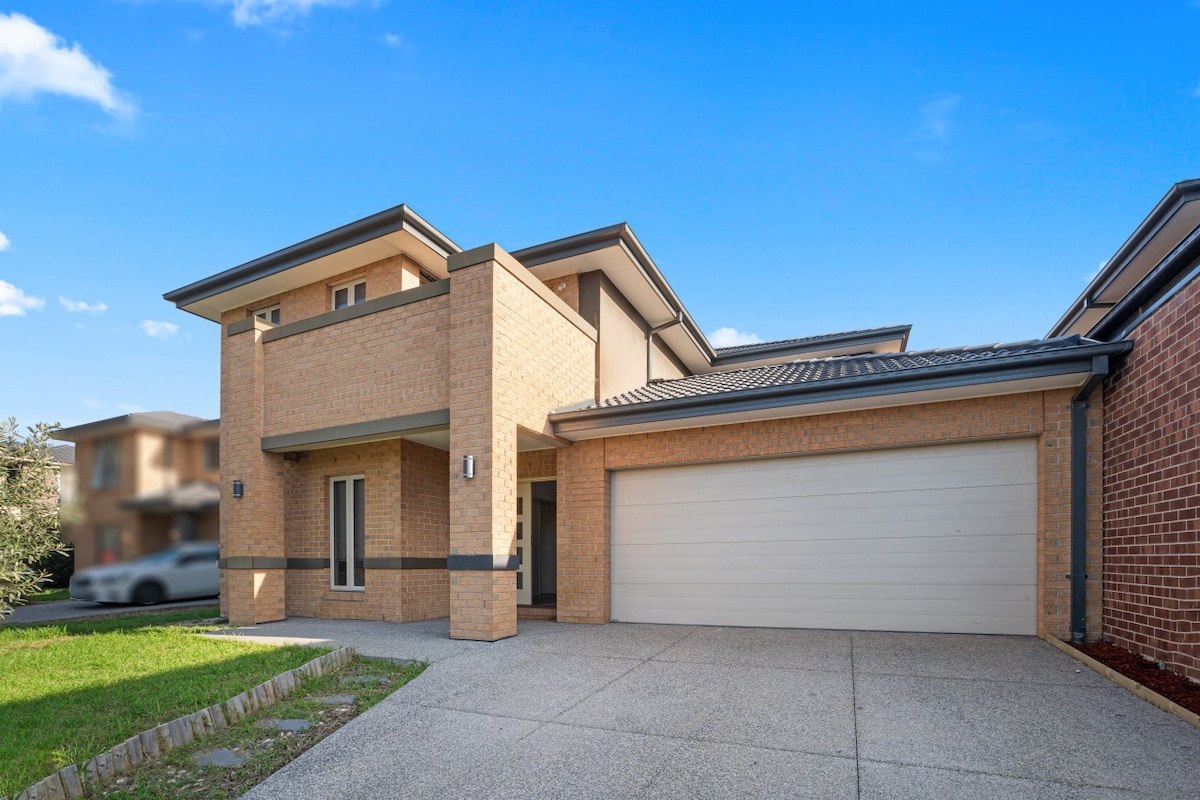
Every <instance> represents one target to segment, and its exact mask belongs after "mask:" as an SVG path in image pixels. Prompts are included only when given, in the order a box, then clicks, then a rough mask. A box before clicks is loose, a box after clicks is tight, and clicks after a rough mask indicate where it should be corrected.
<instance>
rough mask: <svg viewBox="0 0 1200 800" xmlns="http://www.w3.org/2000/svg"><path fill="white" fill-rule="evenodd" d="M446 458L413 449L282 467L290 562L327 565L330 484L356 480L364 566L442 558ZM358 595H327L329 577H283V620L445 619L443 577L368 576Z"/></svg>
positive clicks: (346, 452) (354, 452)
mask: <svg viewBox="0 0 1200 800" xmlns="http://www.w3.org/2000/svg"><path fill="white" fill-rule="evenodd" d="M447 459H448V456H447V454H446V453H445V452H444V451H441V450H437V449H436V448H432V447H426V446H425V445H421V444H417V443H415V442H406V441H403V440H400V439H392V440H388V441H383V442H372V443H369V444H362V445H352V446H348V447H336V448H329V449H326V450H314V451H311V452H308V453H305V454H304V456H303V457H302V458H301V459H300V460H299V461H298V462H296V463H294V464H288V474H287V478H286V490H285V494H284V498H285V499H284V504H285V514H284V520H285V535H286V540H287V556H288V557H289V558H318V559H322V560H324V561H326V562H328V559H329V513H330V511H329V479H330V478H334V477H338V476H341V475H362V476H363V478H364V484H363V489H364V503H365V515H364V516H365V519H364V523H365V535H366V541H365V543H364V544H365V552H364V555H365V557H367V558H401V557H417V558H442V559H444V558H445V557H446V553H447V545H448V522H447V521H448V508H447V504H448V495H449V483H448V481H447V476H448V474H449V467H448V464H447ZM365 584H366V588H365V590H364V591H361V592H353V591H351V592H348V591H340V590H334V589H331V588H330V586H329V569H328V567H323V568H321V569H303V570H301V569H291V570H288V573H287V613H288V615H289V616H291V615H295V616H304V617H332V618H337V619H385V620H393V621H400V622H411V621H413V620H419V619H430V618H434V617H444V616H446V615H447V614H448V613H449V605H448V602H449V581H448V577H447V573H446V570H445V569H420V570H416V569H414V570H396V569H368V570H366V573H365Z"/></svg>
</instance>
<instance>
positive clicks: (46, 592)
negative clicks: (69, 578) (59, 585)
mask: <svg viewBox="0 0 1200 800" xmlns="http://www.w3.org/2000/svg"><path fill="white" fill-rule="evenodd" d="M70 599H71V590H70V589H42V590H41V591H40V592H34V593H33V594H31V595H29V596H28V597H26V598H25V602H26V603H50V602H53V601H55V600H70Z"/></svg>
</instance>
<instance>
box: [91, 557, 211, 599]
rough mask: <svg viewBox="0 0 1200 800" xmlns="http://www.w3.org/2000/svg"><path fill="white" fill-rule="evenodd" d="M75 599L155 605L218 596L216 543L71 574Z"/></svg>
mask: <svg viewBox="0 0 1200 800" xmlns="http://www.w3.org/2000/svg"><path fill="white" fill-rule="evenodd" d="M70 591H71V598H72V599H75V600H92V601H94V602H97V603H139V604H141V605H153V604H155V603H162V602H164V601H166V600H186V599H188V598H191V597H214V596H216V595H217V594H218V593H219V592H220V591H221V575H220V571H219V570H218V569H217V545H216V543H207V542H206V543H195V544H182V545H179V546H178V547H172V548H170V549H168V550H163V551H162V552H159V553H152V554H150V555H147V556H142V557H141V558H136V559H134V560H133V561H127V562H124V563H121V564H109V565H106V566H103V567H90V568H88V569H85V570H80V571H79V572H77V573H75V574H74V575H73V576H72V577H71V590H70Z"/></svg>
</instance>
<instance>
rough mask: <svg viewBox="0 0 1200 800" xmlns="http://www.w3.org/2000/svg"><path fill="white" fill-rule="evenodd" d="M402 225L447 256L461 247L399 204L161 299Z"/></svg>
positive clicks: (193, 295)
mask: <svg viewBox="0 0 1200 800" xmlns="http://www.w3.org/2000/svg"><path fill="white" fill-rule="evenodd" d="M405 227H410V228H412V229H413V231H414V232H416V233H417V234H419V235H420V236H421V237H423V238H425V239H427V240H428V241H429V242H430V243H431V244H432V245H433V246H435V247H437V248H440V249H441V250H443V251H444V252H445V253H446V254H447V255H449V254H450V253H458V252H461V251H462V248H461V247H459V246H458V245H457V244H455V243H454V242H453V241H452V240H451V239H450V238H449V237H448V236H446V235H445V234H443V233H442V232H441V231H439V230H438V229H437V228H435V227H433V226H432V225H430V224H429V223H428V222H426V221H425V220H424V219H423V218H422V217H421V216H420V215H419V214H417V213H416V212H415V211H413V210H412V209H411V208H409V207H408V206H406V205H404V204H401V205H398V206H395V207H394V208H389V209H387V210H385V211H380V212H379V213H377V214H372V215H371V216H369V217H364V218H363V219H360V220H356V221H355V222H350V223H348V224H346V225H342V226H341V227H340V228H334V229H333V230H331V231H327V232H326V233H322V234H319V235H317V236H314V237H312V238H310V239H305V240H304V241H302V242H299V243H297V244H293V245H291V246H289V247H285V248H283V249H282V250H276V251H275V252H274V253H269V254H267V255H265V256H262V257H260V258H256V259H254V260H253V261H247V262H246V263H244V264H240V265H238V266H236V267H233V268H232V269H227V270H225V271H224V272H219V273H217V274H216V275H211V276H209V277H207V278H203V279H201V280H198V281H196V282H195V283H189V284H188V285H187V286H183V287H180V288H178V289H175V290H173V291H170V292H167V293H166V294H164V295H163V299H164V300H166V301H167V302H170V303H174V304H175V305H176V306H178V307H183V306H185V305H189V304H191V303H195V302H197V301H200V300H203V299H205V298H207V297H212V296H213V295H215V294H219V293H221V292H224V291H228V290H230V289H235V288H237V287H238V286H244V285H245V284H247V283H250V282H252V281H256V280H259V279H261V278H265V277H267V276H269V275H274V274H276V273H279V272H283V271H284V270H286V269H291V268H292V267H295V266H298V265H300V264H303V263H306V262H308V261H312V260H314V259H316V258H320V257H322V256H327V255H329V254H331V253H336V252H338V251H341V250H345V249H346V248H348V247H353V246H355V245H358V244H362V243H363V242H368V241H370V240H372V239H377V238H379V237H380V236H384V235H386V234H389V233H394V232H395V231H398V230H403V229H404V228H405Z"/></svg>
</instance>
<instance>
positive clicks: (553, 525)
mask: <svg viewBox="0 0 1200 800" xmlns="http://www.w3.org/2000/svg"><path fill="white" fill-rule="evenodd" d="M557 497H558V484H557V483H556V482H555V481H554V480H529V481H520V482H519V483H518V484H517V605H518V606H541V607H553V606H554V605H555V602H556V600H557V595H558V579H557V575H558V522H557V520H558V504H557Z"/></svg>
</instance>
